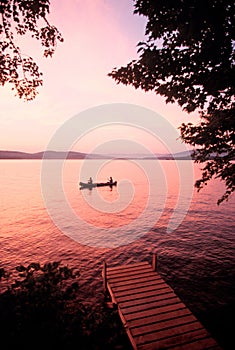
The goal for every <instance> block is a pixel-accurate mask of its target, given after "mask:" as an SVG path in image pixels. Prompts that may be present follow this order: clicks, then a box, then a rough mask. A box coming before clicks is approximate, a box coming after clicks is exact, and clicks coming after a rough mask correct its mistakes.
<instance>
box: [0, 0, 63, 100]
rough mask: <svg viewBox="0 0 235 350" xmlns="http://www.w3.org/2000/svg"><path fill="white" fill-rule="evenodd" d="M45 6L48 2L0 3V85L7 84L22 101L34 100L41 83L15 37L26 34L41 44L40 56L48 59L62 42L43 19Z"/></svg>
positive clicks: (13, 0) (16, 0)
mask: <svg viewBox="0 0 235 350" xmlns="http://www.w3.org/2000/svg"><path fill="white" fill-rule="evenodd" d="M49 6H50V0H1V1H0V85H2V86H4V85H5V84H6V83H10V84H11V85H12V90H16V92H17V95H18V96H19V97H20V98H24V99H25V100H32V99H34V98H35V96H36V94H37V88H38V87H39V86H41V85H42V83H43V81H42V73H41V72H40V71H39V67H38V65H37V64H36V62H34V60H33V58H32V57H29V56H25V55H23V54H22V52H21V49H20V47H18V46H17V45H16V41H15V37H16V36H17V35H26V34H30V35H31V36H32V37H33V38H36V39H37V40H39V41H40V42H41V45H42V47H44V56H45V57H48V56H52V55H53V54H54V52H55V48H56V45H57V41H61V42H62V41H63V38H62V36H61V34H60V32H59V31H58V29H57V28H56V27H55V26H53V25H51V24H50V23H49V22H48V20H47V18H46V16H47V15H48V14H49Z"/></svg>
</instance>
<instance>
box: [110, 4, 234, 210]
mask: <svg viewBox="0 0 235 350" xmlns="http://www.w3.org/2000/svg"><path fill="white" fill-rule="evenodd" d="M234 7H235V5H234V3H233V2H231V1H229V0H203V1H202V0H174V1H173V0H169V1H163V0H158V1H155V0H135V1H134V8H135V10H134V13H135V14H138V15H143V16H146V18H147V24H146V30H145V34H146V41H144V42H140V43H138V45H137V47H138V53H139V59H138V60H133V61H131V62H130V63H129V64H127V65H126V66H125V67H121V68H114V69H113V71H112V72H111V73H109V74H108V75H109V76H110V77H112V78H113V79H115V81H116V82H117V83H123V84H126V85H129V84H130V85H133V86H134V87H135V88H141V89H143V90H144V91H150V90H151V91H154V92H155V93H156V94H160V95H162V96H164V97H165V99H166V103H169V102H171V103H173V102H177V103H178V104H179V105H180V106H181V107H182V109H183V110H184V111H186V112H188V113H191V112H193V111H195V110H197V111H198V112H199V113H200V116H201V123H200V124H199V125H196V126H195V125H193V124H191V123H189V124H187V125H185V124H182V125H181V127H180V130H181V137H182V139H183V140H184V142H186V143H189V144H191V145H193V146H194V147H195V152H194V158H195V161H196V162H199V163H204V162H206V163H205V165H204V168H203V172H202V178H201V179H200V180H198V181H196V183H195V186H196V187H197V188H198V190H200V189H201V188H202V187H203V186H204V185H206V184H207V182H208V180H210V179H212V178H214V177H216V178H219V179H220V180H222V181H224V182H225V185H226V191H225V193H224V195H223V196H222V197H221V198H219V200H218V202H217V203H218V204H219V203H221V202H222V201H223V200H225V199H228V197H229V195H230V194H231V193H232V192H233V191H234V190H235V164H234V163H233V160H234V159H235V147H234V146H235V132H234V128H235V123H234V109H235V103H234V90H235V86H234V82H235V73H234V43H235V26H234V18H235V11H234Z"/></svg>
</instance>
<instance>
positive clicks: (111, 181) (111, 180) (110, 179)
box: [109, 176, 113, 184]
mask: <svg viewBox="0 0 235 350" xmlns="http://www.w3.org/2000/svg"><path fill="white" fill-rule="evenodd" d="M109 183H111V184H112V183H113V178H112V176H110V178H109Z"/></svg>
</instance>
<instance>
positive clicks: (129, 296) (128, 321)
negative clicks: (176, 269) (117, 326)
mask: <svg viewBox="0 0 235 350" xmlns="http://www.w3.org/2000/svg"><path fill="white" fill-rule="evenodd" d="M102 274H103V278H104V280H105V283H106V288H107V290H108V292H109V294H110V297H111V300H112V302H113V303H114V304H116V306H117V308H118V312H119V315H120V318H121V320H122V323H123V325H124V327H125V330H126V333H127V335H128V337H129V339H130V342H131V344H132V347H133V349H134V350H160V349H169V350H184V349H185V350H188V349H190V350H205V349H214V350H216V349H217V350H219V349H221V348H220V346H219V345H218V344H217V342H216V341H215V340H214V339H213V338H212V337H211V335H210V334H209V332H208V331H207V330H206V329H205V328H204V327H203V325H202V324H201V323H200V322H199V321H198V320H197V318H196V317H195V316H194V315H193V314H192V312H191V311H190V310H189V309H188V308H187V306H186V305H185V304H184V303H183V302H182V300H181V299H180V298H179V297H178V296H177V295H176V294H175V292H174V290H173V289H172V288H171V287H170V286H169V285H168V284H167V283H166V282H165V280H164V279H163V278H162V277H161V275H160V274H159V273H157V272H156V271H153V268H152V266H151V265H150V264H149V263H148V262H140V263H134V264H127V265H122V266H115V267H105V272H104V271H103V272H102Z"/></svg>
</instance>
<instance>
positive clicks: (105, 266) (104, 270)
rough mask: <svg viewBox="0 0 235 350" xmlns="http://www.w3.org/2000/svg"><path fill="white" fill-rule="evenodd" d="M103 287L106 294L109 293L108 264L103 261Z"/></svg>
mask: <svg viewBox="0 0 235 350" xmlns="http://www.w3.org/2000/svg"><path fill="white" fill-rule="evenodd" d="M103 286H104V292H105V294H106V293H107V264H106V261H105V260H104V261H103Z"/></svg>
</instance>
